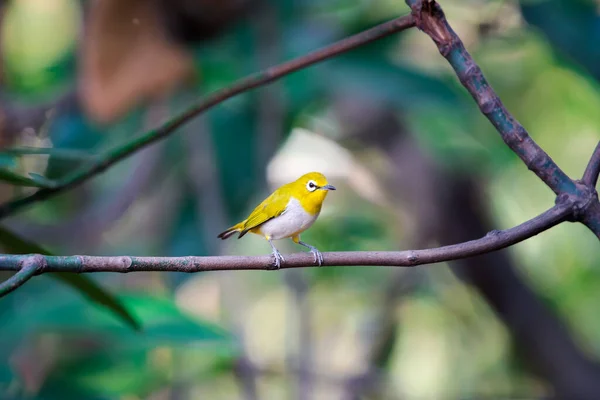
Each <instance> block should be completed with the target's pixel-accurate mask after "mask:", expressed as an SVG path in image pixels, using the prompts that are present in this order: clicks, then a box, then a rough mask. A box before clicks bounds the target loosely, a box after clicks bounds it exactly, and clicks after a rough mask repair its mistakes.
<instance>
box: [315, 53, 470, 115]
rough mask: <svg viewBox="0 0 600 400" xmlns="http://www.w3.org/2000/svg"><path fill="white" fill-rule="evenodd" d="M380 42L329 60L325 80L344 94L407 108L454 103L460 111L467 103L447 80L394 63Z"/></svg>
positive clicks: (422, 108) (447, 105) (452, 106)
mask: <svg viewBox="0 0 600 400" xmlns="http://www.w3.org/2000/svg"><path fill="white" fill-rule="evenodd" d="M382 50H383V49H380V48H379V47H377V46H373V45H370V46H366V47H365V48H360V49H357V50H354V51H352V52H351V53H348V54H344V55H342V56H340V57H338V58H336V59H334V60H332V61H331V62H329V63H327V64H326V65H325V66H326V68H324V69H323V73H324V78H323V79H324V81H325V82H327V84H328V85H330V86H331V88H332V89H333V90H334V91H335V92H336V93H339V94H342V95H350V96H352V95H354V96H356V95H360V96H362V97H367V98H368V97H371V98H373V99H375V100H378V101H386V102H388V103H390V104H394V105H395V106H397V107H399V108H402V109H405V110H414V109H421V110H424V109H428V108H431V107H435V106H444V107H451V108H453V109H454V110H455V112H459V111H460V109H461V108H462V107H463V105H464V104H465V102H464V97H463V96H459V95H458V93H457V92H456V91H454V89H452V88H451V87H450V86H449V85H448V84H447V83H446V82H444V81H443V80H441V79H439V78H436V77H434V76H429V75H426V74H423V73H421V72H419V71H417V70H415V69H412V68H409V67H407V66H403V65H400V64H393V63H392V62H391V61H390V60H388V59H387V58H386V55H385V53H384V52H383V51H382Z"/></svg>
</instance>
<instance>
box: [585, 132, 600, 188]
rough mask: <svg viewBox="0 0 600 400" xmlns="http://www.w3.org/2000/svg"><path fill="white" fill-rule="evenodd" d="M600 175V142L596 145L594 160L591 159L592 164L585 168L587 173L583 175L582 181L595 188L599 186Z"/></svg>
mask: <svg viewBox="0 0 600 400" xmlns="http://www.w3.org/2000/svg"><path fill="white" fill-rule="evenodd" d="M599 174H600V142H598V144H597V145H596V148H595V149H594V153H592V158H590V162H589V163H588V165H587V167H586V168H585V172H584V173H583V178H581V181H582V182H583V183H584V184H585V185H587V186H589V187H591V188H595V187H596V185H597V184H598V175H599Z"/></svg>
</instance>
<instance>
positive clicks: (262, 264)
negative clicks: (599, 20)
mask: <svg viewBox="0 0 600 400" xmlns="http://www.w3.org/2000/svg"><path fill="white" fill-rule="evenodd" d="M571 214H572V205H571V204H569V203H568V202H565V203H559V204H557V205H555V206H554V207H552V208H550V209H549V210H548V211H545V212H544V213H542V214H540V215H538V216H537V217H535V218H533V219H531V220H529V221H527V222H524V223H522V224H521V225H517V226H515V227H513V228H510V229H506V230H504V231H491V232H489V233H488V234H487V235H486V236H484V237H482V238H481V239H476V240H471V241H468V242H464V243H460V244H454V245H450V246H443V247H438V248H432V249H424V250H405V251H346V252H331V253H323V257H324V261H325V262H324V266H331V267H333V266H351V265H353V266H388V267H414V266H417V265H423V264H433V263H439V262H444V261H450V260H457V259H462V258H467V257H472V256H476V255H479V254H484V253H489V252H491V251H494V250H499V249H502V248H505V247H507V246H510V245H513V244H515V243H518V242H521V241H523V240H525V239H528V238H530V237H532V236H535V235H537V234H539V233H541V232H543V231H545V230H547V229H550V228H551V227H553V226H555V225H557V224H559V223H561V222H563V221H565V220H566V219H567V218H568V217H569V216H570V215H571ZM29 257H31V255H6V254H5V255H0V270H7V271H18V270H20V269H21V266H20V265H21V262H22V261H23V260H25V259H27V258H29ZM44 260H45V264H44V265H42V266H40V267H39V268H38V271H37V273H38V274H41V273H45V272H75V273H89V272H121V273H127V272H138V271H171V272H173V271H177V272H203V271H235V270H272V269H274V267H273V260H272V258H271V257H270V256H212V257H193V256H190V257H131V256H115V257H110V256H109V257H97V256H45V257H44ZM310 266H315V265H314V259H313V256H312V255H311V254H310V253H296V254H291V255H287V256H286V262H285V263H284V264H283V265H282V266H281V268H282V269H284V268H301V267H310Z"/></svg>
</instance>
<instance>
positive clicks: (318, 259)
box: [310, 247, 323, 267]
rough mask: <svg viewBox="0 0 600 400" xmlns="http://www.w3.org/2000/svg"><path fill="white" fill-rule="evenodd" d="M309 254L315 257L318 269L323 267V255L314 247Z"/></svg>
mask: <svg viewBox="0 0 600 400" xmlns="http://www.w3.org/2000/svg"><path fill="white" fill-rule="evenodd" d="M310 252H311V253H312V254H313V256H315V263H317V264H319V267H320V266H321V265H323V254H321V252H320V251H319V250H317V248H316V247H311V248H310Z"/></svg>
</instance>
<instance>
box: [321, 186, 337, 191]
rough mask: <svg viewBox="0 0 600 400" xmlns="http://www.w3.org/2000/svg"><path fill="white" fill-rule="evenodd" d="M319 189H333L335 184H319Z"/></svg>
mask: <svg viewBox="0 0 600 400" xmlns="http://www.w3.org/2000/svg"><path fill="white" fill-rule="evenodd" d="M321 189H323V190H335V186H333V185H325V186H321Z"/></svg>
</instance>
